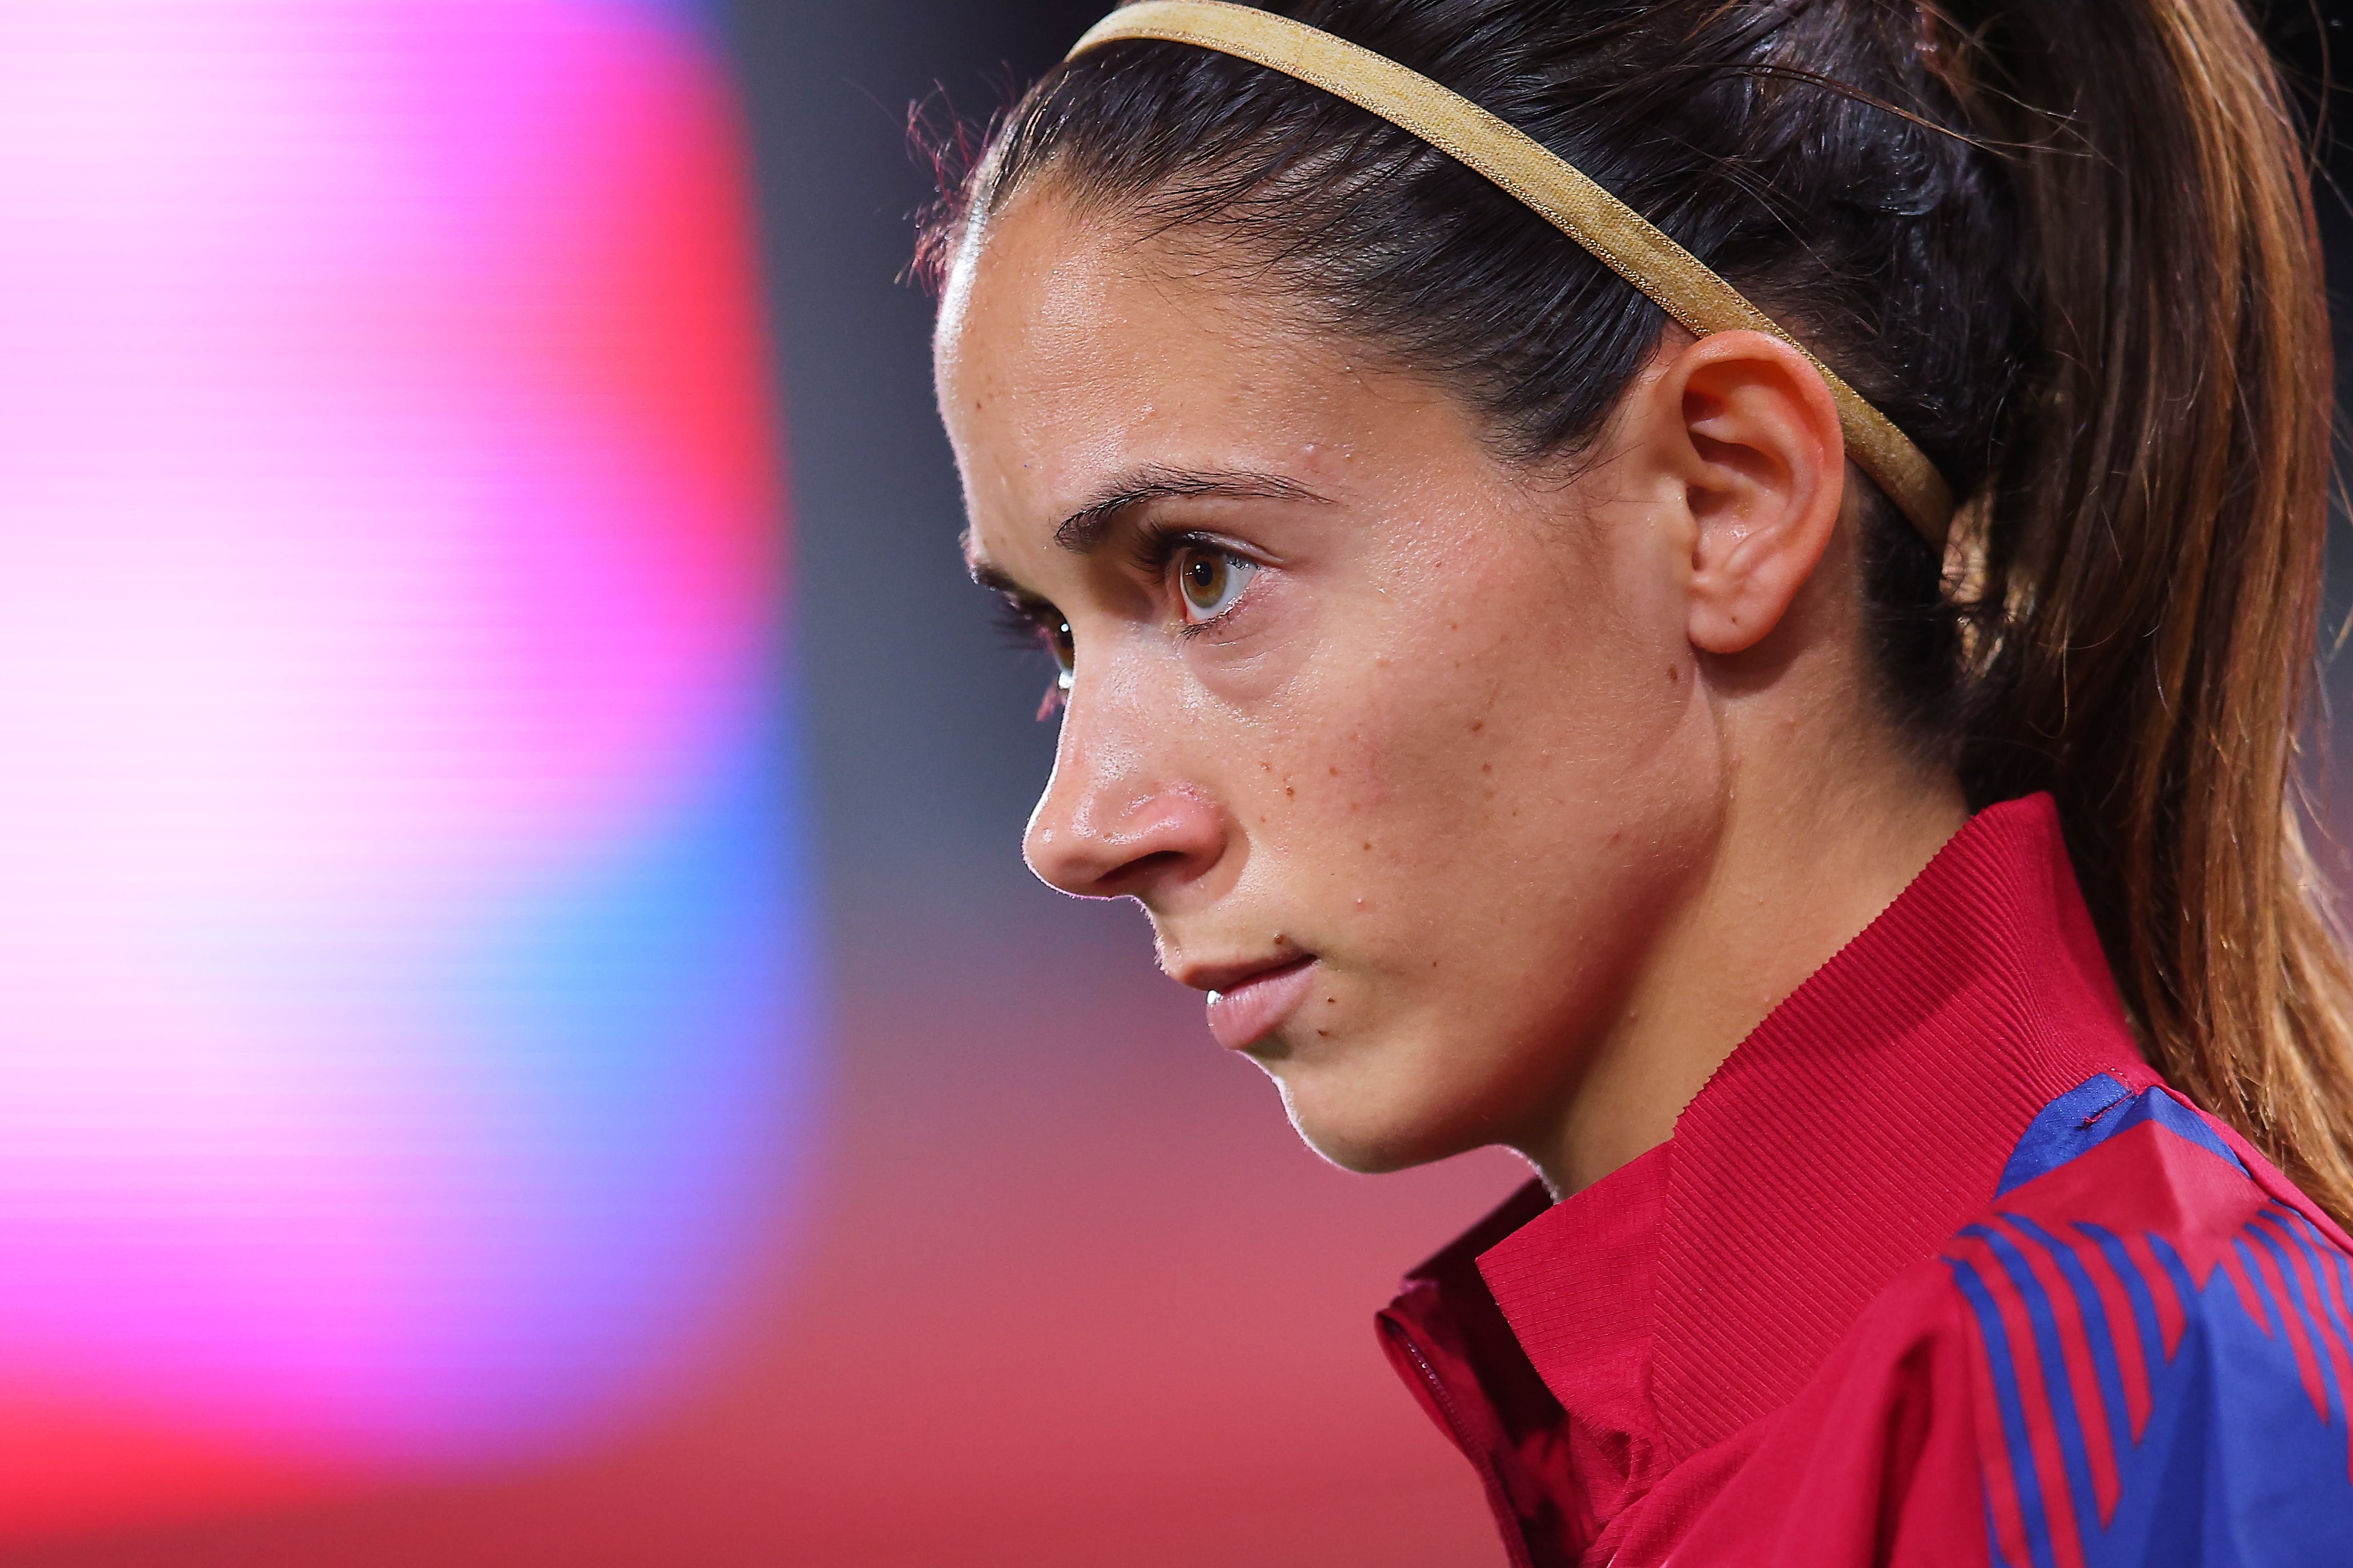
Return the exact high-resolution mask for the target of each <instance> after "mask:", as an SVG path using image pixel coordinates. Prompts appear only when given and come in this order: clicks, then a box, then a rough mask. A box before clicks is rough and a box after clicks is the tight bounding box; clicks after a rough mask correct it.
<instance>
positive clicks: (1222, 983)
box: [1168, 949, 1315, 991]
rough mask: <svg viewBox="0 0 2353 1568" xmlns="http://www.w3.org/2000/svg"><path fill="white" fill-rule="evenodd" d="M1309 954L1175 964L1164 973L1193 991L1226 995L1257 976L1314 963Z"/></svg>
mask: <svg viewBox="0 0 2353 1568" xmlns="http://www.w3.org/2000/svg"><path fill="white" fill-rule="evenodd" d="M1314 957H1315V955H1314V953H1312V952H1299V951H1298V950H1296V949H1293V951H1291V952H1280V953H1277V954H1275V955H1274V956H1273V957H1271V958H1250V959H1243V960H1240V961H1239V962H1236V963H1186V962H1183V961H1179V962H1178V963H1176V964H1174V965H1172V966H1171V967H1170V969H1169V971H1168V977H1169V978H1170V979H1172V980H1174V981H1176V984H1179V985H1189V986H1191V987H1192V988H1193V989H1194V990H1196V991H1230V990H1232V989H1233V988H1234V987H1235V986H1237V985H1240V984H1241V983H1242V982H1244V981H1245V980H1255V979H1256V978H1258V976H1260V975H1261V974H1266V973H1271V972H1273V971H1275V970H1278V969H1288V968H1290V967H1291V966H1292V965H1293V964H1294V963H1310V962H1312V961H1313V960H1314Z"/></svg>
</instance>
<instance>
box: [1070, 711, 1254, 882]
mask: <svg viewBox="0 0 2353 1568" xmlns="http://www.w3.org/2000/svg"><path fill="white" fill-rule="evenodd" d="M1172 718H1173V715H1172V714H1171V713H1170V712H1169V711H1168V710H1166V708H1165V707H1158V708H1156V707H1155V705H1154V704H1152V703H1150V702H1148V701H1146V700H1145V691H1144V690H1143V689H1142V684H1141V683H1140V682H1138V681H1137V680H1136V679H1134V676H1133V675H1132V674H1131V673H1130V672H1127V671H1124V670H1122V669H1120V668H1116V667H1113V668H1100V667H1099V668H1097V669H1095V670H1090V671H1089V672H1088V673H1087V674H1086V675H1082V677H1081V678H1080V679H1079V681H1078V683H1077V684H1076V685H1075V686H1074V687H1073V689H1072V690H1071V695H1070V700H1069V701H1068V703H1067V704H1066V705H1065V707H1064V710H1063V714H1062V730H1061V734H1060V737H1059V738H1058V740H1057V742H1056V744H1055V749H1054V771H1053V773H1052V775H1051V776H1050V778H1049V779H1048V780H1047V781H1046V788H1045V791H1044V793H1043V794H1041V795H1039V799H1038V805H1037V807H1036V809H1035V810H1033V811H1032V812H1031V814H1030V817H1029V833H1028V836H1027V838H1026V841H1025V844H1024V849H1025V852H1026V857H1027V858H1028V859H1029V868H1030V869H1031V870H1032V871H1034V872H1036V873H1037V875H1038V876H1039V879H1041V880H1043V881H1045V882H1047V883H1049V884H1050V885H1051V886H1053V887H1056V888H1060V889H1062V890H1063V891H1064V892H1068V893H1076V894H1080V895H1082V896H1090V897H1103V898H1110V897H1117V896H1120V895H1123V894H1129V893H1141V892H1145V891H1148V890H1149V889H1150V888H1151V886H1152V885H1154V884H1156V883H1160V882H1164V881H1166V880H1170V879H1184V878H1188V877H1192V876H1198V874H1199V873H1200V872H1201V871H1202V870H1204V869H1206V868H1208V866H1209V865H1213V864H1215V862H1216V860H1217V858H1218V856H1219V853H1220V852H1221V851H1222V848H1223V845H1224V838H1225V827H1224V820H1223V813H1222V812H1221V811H1220V810H1219V807H1218V805H1216V804H1215V802H1214V801H1213V800H1212V799H1211V798H1210V796H1209V795H1208V791H1206V790H1205V789H1204V788H1203V787H1202V781H1200V780H1199V779H1198V778H1196V777H1194V776H1193V770H1192V769H1191V768H1189V767H1188V766H1187V758H1186V756H1185V755H1184V754H1183V747H1182V746H1181V744H1180V743H1179V742H1180V739H1181V734H1182V726H1181V725H1178V724H1176V723H1173V722H1172Z"/></svg>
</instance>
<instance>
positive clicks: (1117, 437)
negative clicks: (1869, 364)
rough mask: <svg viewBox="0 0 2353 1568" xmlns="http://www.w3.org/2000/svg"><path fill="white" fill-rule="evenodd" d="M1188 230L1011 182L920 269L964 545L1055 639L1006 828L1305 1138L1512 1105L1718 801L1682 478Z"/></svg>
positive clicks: (1721, 806) (1487, 1133)
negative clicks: (1489, 419)
mask: <svg viewBox="0 0 2353 1568" xmlns="http://www.w3.org/2000/svg"><path fill="white" fill-rule="evenodd" d="M1220 262H1221V258H1220V257H1219V254H1218V253H1217V251H1216V249H1215V248H1214V244H1213V243H1211V242H1206V241H1201V240H1198V239H1187V238H1184V237H1167V236H1164V237H1160V238H1157V239H1138V238H1136V237H1134V236H1133V235H1131V234H1128V233H1125V232H1124V231H1123V230H1122V229H1121V228H1120V227H1119V226H1117V225H1116V224H1113V223H1110V222H1105V221H1100V220H1096V219H1092V218H1091V217H1089V216H1086V215H1085V214H1083V213H1082V212H1079V211H1076V210H1074V209H1073V208H1071V206H1069V205H1066V204H1064V203H1063V202H1061V201H1060V200H1059V199H1057V197H1056V195H1055V194H1054V193H1053V191H1052V190H1051V188H1050V187H1046V188H1043V189H1039V190H1034V191H1029V192H1025V193H1024V194H1023V195H1021V196H1019V197H1018V199H1017V200H1016V201H1015V202H1014V203H1013V204H1012V205H1010V206H1009V207H1008V209H1007V210H1006V211H1004V212H1003V213H1002V214H1000V215H998V216H996V217H995V218H994V219H992V220H991V221H990V222H989V223H988V224H987V226H986V227H985V228H983V229H981V230H979V231H977V232H976V233H974V234H972V235H968V236H967V237H966V238H965V244H964V247H963V249H962V252H961V255H960V258H958V261H957V263H956V265H955V269H954V273H953V276H952V279H951V282H950V286H949V289H948V293H947V297H946V300H945V302H944V310H943V313H942V317H941V322H940V327H939V331H938V337H937V354H936V365H937V377H938V388H939V396H940V403H941V407H942V410H943V413H944V417H945V420H946V424H947V427H948V430H949V432H950V435H951V437H952V439H953V441H954V444H955V452H956V457H957V460H958V463H959V465H960V468H961V470H962V474H963V479H964V484H965V496H966V501H967V506H968V509H969V515H970V531H969V533H968V536H967V554H968V557H969V562H970V564H971V566H972V568H973V571H974V573H975V574H976V577H978V578H979V580H980V581H982V582H983V583H984V584H987V585H989V586H991V587H993V588H995V589H997V591H999V592H1000V593H1002V594H1003V595H1005V596H1006V598H1007V599H1008V601H1009V602H1010V604H1011V605H1014V606H1015V607H1016V609H1017V610H1018V613H1019V614H1021V615H1022V616H1026V617H1027V618H1028V619H1029V621H1031V622H1032V623H1034V625H1035V626H1036V627H1037V631H1038V635H1039V639H1040V641H1041V642H1043V643H1044V644H1045V645H1046V646H1048V647H1050V649H1051V650H1052V651H1053V653H1054V655H1055V657H1056V658H1057V659H1058V660H1059V662H1060V687H1061V690H1060V693H1059V705H1060V726H1061V729H1060V742H1059V745H1058V749H1057V752H1056V761H1055V766H1054V772H1053V775H1052V778H1051V780H1050V783H1049V784H1048V785H1047V787H1046V790H1045V793H1044V795H1043V796H1042V797H1041V798H1040V799H1039V803H1038V805H1037V809H1036V811H1035V813H1034V815H1033V816H1032V817H1031V819H1030V822H1029V833H1028V838H1027V844H1026V847H1027V853H1028V858H1029V864H1030V866H1031V867H1032V868H1033V869H1035V871H1036V872H1037V874H1038V875H1039V877H1041V878H1042V879H1045V880H1046V881H1047V882H1049V883H1050V884H1052V885H1053V886H1054V887H1056V888H1059V889H1062V890H1063V891H1065V892H1068V893H1071V894H1075V895H1080V896H1083V897H1094V898H1133V899H1134V900H1137V901H1138V902H1140V903H1141V904H1142V905H1143V906H1144V908H1145V910H1147V911H1149V913H1150V915H1151V918H1152V923H1153V929H1154V931H1155V937H1156V941H1157V948H1158V953H1159V959H1160V963H1161V965H1162V967H1163V968H1164V969H1165V970H1166V973H1168V974H1169V975H1170V976H1171V977H1173V978H1174V979H1176V980H1177V981H1179V982H1181V983H1183V984H1187V985H1189V986H1192V987H1194V988H1196V989H1198V990H1200V991H1203V992H1205V993H1208V1020H1209V1025H1210V1028H1211V1030H1212V1031H1213V1033H1214V1034H1215V1036H1216V1037H1217V1038H1218V1040H1219V1042H1220V1043H1222V1044H1223V1045H1225V1046H1226V1047H1229V1048H1231V1049H1235V1050H1239V1051H1242V1052H1245V1053H1247V1054H1248V1055H1249V1056H1250V1057H1251V1058H1253V1059H1255V1060H1256V1061H1257V1062H1258V1063H1259V1064H1260V1065H1261V1067H1263V1068H1265V1069H1266V1071H1267V1072H1268V1073H1269V1074H1270V1075H1271V1077H1272V1078H1273V1079H1274V1080H1275V1082H1276V1083H1277V1084H1278V1085H1280V1086H1281V1089H1282V1096H1283V1099H1284V1101H1285V1103H1286V1105H1287V1106H1288V1108H1289V1110H1290V1113H1291V1116H1292V1119H1293V1121H1294V1123H1295V1124H1296V1125H1297V1127H1298V1129H1299V1131H1301V1133H1302V1134H1303V1135H1304V1136H1305V1138H1306V1139H1307V1140H1308V1142H1310V1143H1312V1144H1313V1145H1314V1147H1315V1148H1317V1149H1318V1150H1320V1151H1321V1152H1324V1154H1325V1155H1326V1156H1328V1157H1329V1158H1331V1159H1332V1160H1334V1161H1335V1162H1337V1163H1341V1164H1343V1165H1345V1166H1349V1167H1351V1168H1355V1169H1359V1170H1379V1169H1387V1168H1393V1167H1397V1166H1401V1165H1405V1164H1409V1163H1417V1162H1420V1161H1425V1160H1430V1159H1434V1158H1439V1157H1442V1156H1444V1155H1447V1154H1451V1153H1453V1152H1459V1151H1461V1150H1464V1149H1468V1148H1472V1147H1475V1146H1479V1145H1482V1144H1485V1143H1491V1142H1504V1143H1512V1144H1516V1145H1519V1146H1522V1147H1526V1146H1529V1145H1530V1144H1531V1143H1535V1142H1542V1141H1543V1140H1544V1139H1546V1137H1548V1136H1550V1135H1551V1134H1550V1132H1549V1131H1548V1129H1549V1128H1550V1126H1551V1125H1552V1124H1553V1123H1554V1122H1556V1121H1557V1119H1558V1117H1559V1115H1560V1110H1561V1107H1562V1106H1563V1105H1565V1104H1566V1103H1567V1102H1568V1101H1569V1100H1571V1099H1573V1098H1574V1097H1575V1096H1576V1095H1577V1090H1578V1085H1579V1082H1580V1079H1581V1078H1582V1077H1583V1076H1584V1075H1585V1074H1587V1073H1588V1070H1589V1069H1590V1068H1591V1066H1592V1063H1593V1061H1594V1059H1595V1058H1596V1054H1597V1052H1598V1051H1599V1048H1600V1047H1601V1043H1602V1042H1604V1041H1605V1040H1606V1039H1607V1038H1608V1037H1609V1036H1610V1035H1611V1034H1612V1032H1613V1031H1615V1030H1617V1029H1618V1028H1619V1027H1620V1026H1621V1025H1622V1024H1623V1023H1624V1022H1625V1020H1626V1017H1627V1016H1628V1014H1629V1012H1630V1010H1632V1009H1636V1008H1638V1007H1640V1006H1641V1005H1643V1004H1642V998H1643V996H1644V994H1645V985H1646V984H1648V983H1649V981H1650V979H1651V977H1650V976H1648V975H1646V973H1645V966H1646V963H1647V962H1648V957H1647V955H1649V954H1651V953H1652V952H1654V951H1655V950H1656V949H1657V948H1658V946H1659V942H1658V938H1659V936H1660V933H1661V932H1662V931H1663V930H1665V929H1666V928H1668V927H1670V926H1671V925H1672V923H1673V922H1675V921H1677V920H1678V919H1679V918H1681V911H1683V909H1684V908H1685V906H1686V905H1687V903H1688V902H1689V899H1690V895H1691V893H1692V892H1693V884H1694V879H1695V878H1696V877H1697V876H1698V875H1699V868H1703V867H1704V864H1705V862H1706V849H1707V845H1708V843H1709V840H1710V837H1711V836H1712V835H1713V834H1714V833H1715V832H1716V831H1717V828H1718V826H1719V824H1720V823H1721V821H1722V817H1723V814H1724V811H1725V807H1726V802H1725V799H1724V798H1723V796H1724V795H1725V790H1724V787H1723V780H1724V777H1725V758H1724V756H1723V752H1724V744H1725V742H1724V740H1723V736H1722V734H1721V732H1720V727H1719V725H1718V724H1717V723H1716V722H1715V718H1714V716H1713V711H1712V710H1711V707H1710V705H1709V703H1708V701H1707V700H1704V698H1703V697H1702V694H1701V692H1700V690H1699V682H1698V680H1697V679H1695V672H1694V650H1693V647H1692V643H1691V638H1690V634H1689V618H1690V609H1689V605H1688V603H1687V593H1686V579H1687V577H1688V561H1689V558H1690V555H1691V552H1692V541H1691V538H1690V537H1689V535H1688V533H1679V532H1678V531H1676V530H1675V529H1673V528H1671V527H1666V526H1661V525H1659V524H1658V522H1657V520H1658V519H1659V518H1661V517H1666V516H1671V515H1672V516H1682V515H1684V514H1683V513H1682V512H1679V511H1677V510H1676V508H1675V506H1673V505H1669V504H1668V503H1669V502H1676V503H1680V501H1681V500H1682V489H1681V486H1680V484H1679V483H1678V482H1677V481H1676V480H1675V477H1674V475H1673V474H1672V473H1671V472H1663V471H1662V468H1661V467H1660V466H1659V465H1658V464H1655V463H1644V462H1641V461H1635V460H1632V459H1630V458H1624V457H1623V456H1622V448H1624V447H1626V445H1627V442H1626V440H1625V439H1624V437H1622V435H1621V433H1618V432H1609V433H1605V435H1604V437H1603V438H1602V440H1601V441H1600V442H1599V445H1598V447H1596V449H1595V450H1593V451H1590V452H1588V453H1586V454H1583V455H1582V457H1581V458H1580V460H1579V461H1578V462H1577V464H1575V465H1574V466H1573V467H1564V468H1561V469H1560V470H1559V471H1531V470H1530V469H1529V468H1527V467H1526V466H1525V464H1522V463H1518V462H1515V461H1513V460H1510V459H1508V458H1505V457H1504V456H1503V455H1501V454H1500V453H1499V450H1498V448H1497V445H1496V443H1495V442H1494V441H1493V438H1492V432H1490V431H1488V430H1487V429H1485V428H1484V427H1482V425H1481V423H1480V421H1479V420H1478V418H1477V417H1476V416H1474V415H1473V413H1472V411H1471V410H1470V409H1469V408H1468V407H1467V406H1466V405H1464V404H1463V403H1462V402H1461V400H1460V399H1459V398H1458V397H1456V396H1455V395H1452V394H1451V393H1450V392H1449V391H1447V390H1446V389H1444V388H1442V387H1440V386H1438V385H1435V384H1431V383H1430V381H1428V380H1425V379H1422V378H1419V377H1416V376H1414V375H1410V374H1406V373H1404V372H1402V371H1400V370H1398V369H1395V368H1391V367H1389V366H1387V365H1385V364H1383V363H1380V362H1379V361H1378V359H1377V357H1376V356H1375V355H1374V354H1373V353H1370V352H1369V351H1367V350H1366V349H1364V348H1362V347H1360V346H1358V345H1356V344H1353V343H1351V342H1348V341H1346V340H1345V339H1344V338H1340V337H1335V336H1334V335H1332V334H1330V333H1328V332H1324V331H1316V330H1314V329H1312V328H1310V327H1308V326H1307V325H1305V324H1304V323H1303V321H1301V320H1300V319H1299V318H1298V317H1297V315H1296V314H1295V313H1294V312H1293V311H1292V310H1289V309H1287V308H1286V306H1285V304H1284V303H1283V302H1282V300H1278V299H1272V298H1269V297H1267V296H1265V295H1263V294H1261V293H1258V292H1256V291H1254V290H1253V289H1251V288H1250V287H1249V286H1248V285H1247V283H1246V281H1244V282H1238V281H1237V279H1236V277H1235V276H1234V274H1233V271H1232V269H1231V268H1225V267H1222V266H1221V265H1220ZM1646 374H1648V373H1646Z"/></svg>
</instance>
